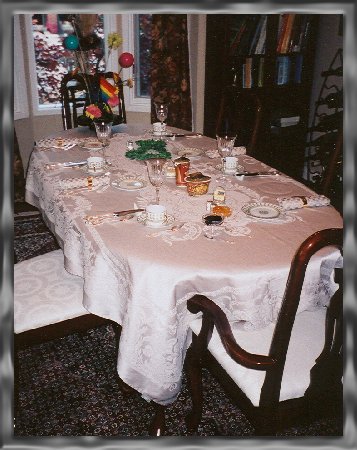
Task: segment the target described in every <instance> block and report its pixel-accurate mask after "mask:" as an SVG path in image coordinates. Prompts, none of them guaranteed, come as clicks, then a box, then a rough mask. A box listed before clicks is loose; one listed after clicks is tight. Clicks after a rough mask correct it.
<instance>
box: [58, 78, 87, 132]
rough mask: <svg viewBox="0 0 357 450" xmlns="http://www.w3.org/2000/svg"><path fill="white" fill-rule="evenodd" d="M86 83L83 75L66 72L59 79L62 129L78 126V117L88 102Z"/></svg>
mask: <svg viewBox="0 0 357 450" xmlns="http://www.w3.org/2000/svg"><path fill="white" fill-rule="evenodd" d="M87 84H88V83H86V80H85V78H84V77H83V75H81V74H79V73H77V74H72V73H68V74H66V75H65V76H64V77H63V78H62V81H61V88H60V94H61V105H62V124H63V129H64V130H69V129H71V128H77V127H78V117H79V116H80V115H81V114H82V113H83V109H84V107H85V105H86V103H87V102H88V86H87Z"/></svg>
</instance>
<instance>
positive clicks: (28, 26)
mask: <svg viewBox="0 0 357 450" xmlns="http://www.w3.org/2000/svg"><path fill="white" fill-rule="evenodd" d="M24 16H25V33H26V41H27V54H28V65H29V74H30V95H31V107H32V108H31V109H32V113H33V115H34V116H47V115H57V114H61V112H62V106H61V104H60V103H58V104H57V105H53V104H52V105H40V104H39V102H38V90H37V71H36V60H35V48H34V45H33V34H32V20H31V17H32V14H25V15H24ZM117 18H118V15H116V14H104V30H105V35H106V36H107V35H108V34H109V33H113V32H118V29H117ZM121 24H122V37H123V40H124V42H123V45H122V49H121V50H122V52H130V53H132V54H133V55H134V57H135V53H134V52H135V44H134V29H135V27H134V14H122V15H121ZM105 48H106V52H107V50H108V49H107V42H105ZM117 58H118V54H117V52H112V54H111V55H110V56H109V58H108V63H107V70H108V71H114V72H117V71H118V59H117ZM132 76H133V68H132V67H130V68H129V69H125V78H131V77H132ZM124 100H125V109H126V111H132V112H150V108H151V106H150V98H143V97H136V96H135V89H129V88H125V89H124Z"/></svg>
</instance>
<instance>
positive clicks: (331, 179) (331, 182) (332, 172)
mask: <svg viewBox="0 0 357 450" xmlns="http://www.w3.org/2000/svg"><path fill="white" fill-rule="evenodd" d="M342 176H343V130H340V131H339V133H338V136H337V141H336V144H335V145H334V147H333V150H332V151H331V152H330V154H329V160H328V163H327V165H326V167H325V169H324V171H323V173H322V177H321V182H320V185H319V192H320V193H321V194H323V195H325V196H326V197H329V198H330V199H331V203H332V204H333V206H334V207H335V208H336V209H338V211H340V212H341V214H342V210H343V180H342Z"/></svg>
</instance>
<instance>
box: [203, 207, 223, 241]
mask: <svg viewBox="0 0 357 450" xmlns="http://www.w3.org/2000/svg"><path fill="white" fill-rule="evenodd" d="M202 220H203V222H204V223H205V224H206V225H207V226H208V228H207V229H206V230H204V232H203V235H204V236H205V237H206V238H208V239H214V238H215V236H217V235H218V234H219V233H216V229H215V227H217V226H219V225H222V223H223V221H224V216H223V215H221V214H214V213H208V214H205V215H204V216H203V217H202Z"/></svg>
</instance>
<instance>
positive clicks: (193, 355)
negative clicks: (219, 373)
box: [186, 336, 203, 432]
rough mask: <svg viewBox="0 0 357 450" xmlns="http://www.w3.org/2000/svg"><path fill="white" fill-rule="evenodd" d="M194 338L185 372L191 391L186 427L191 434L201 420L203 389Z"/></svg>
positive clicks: (200, 366) (200, 367) (199, 357)
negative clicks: (190, 405)
mask: <svg viewBox="0 0 357 450" xmlns="http://www.w3.org/2000/svg"><path fill="white" fill-rule="evenodd" d="M195 339H196V337H195V336H193V345H192V347H191V348H189V349H188V351H187V356H186V358H187V359H186V363H187V365H186V372H187V380H188V385H189V389H190V390H191V398H192V409H191V411H190V412H189V413H188V414H187V416H186V426H187V429H188V430H189V431H191V432H194V431H197V429H198V425H199V424H200V422H201V419H202V409H203V406H202V405H203V388H202V359H201V355H200V354H198V353H197V351H195V346H194V342H195Z"/></svg>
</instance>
